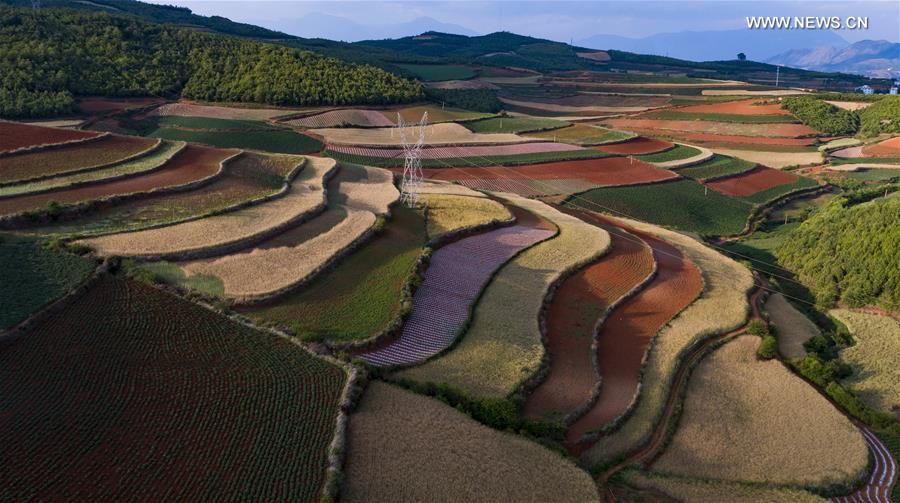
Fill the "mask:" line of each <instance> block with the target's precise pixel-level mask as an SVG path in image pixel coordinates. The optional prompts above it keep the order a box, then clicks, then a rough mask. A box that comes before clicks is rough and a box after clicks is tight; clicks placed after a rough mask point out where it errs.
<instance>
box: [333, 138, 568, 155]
mask: <svg viewBox="0 0 900 503" xmlns="http://www.w3.org/2000/svg"><path fill="white" fill-rule="evenodd" d="M327 149H328V150H331V151H332V152H338V153H342V154H350V155H359V156H365V157H379V158H383V159H391V158H396V157H400V156H402V155H403V149H400V148H373V147H354V146H352V145H328V147H327ZM575 150H585V149H584V148H583V147H578V146H575V145H568V144H565V143H553V142H533V143H516V144H514V145H473V146H470V147H453V146H447V147H426V148H423V149H422V159H448V158H453V157H487V156H504V155H520V154H539V153H543V152H571V151H575Z"/></svg>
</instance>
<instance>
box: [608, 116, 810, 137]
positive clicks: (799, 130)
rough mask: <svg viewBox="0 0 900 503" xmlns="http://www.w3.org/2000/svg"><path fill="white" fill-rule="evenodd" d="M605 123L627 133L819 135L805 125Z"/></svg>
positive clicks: (676, 122) (631, 120)
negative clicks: (658, 130) (666, 131)
mask: <svg viewBox="0 0 900 503" xmlns="http://www.w3.org/2000/svg"><path fill="white" fill-rule="evenodd" d="M603 123H604V124H605V125H607V126H610V127H612V128H614V129H624V130H626V131H634V130H636V129H637V130H641V129H660V130H672V131H683V132H688V133H706V134H723V135H741V136H753V137H775V138H799V137H804V136H815V135H816V134H818V133H817V132H816V130H815V129H812V128H810V127H808V126H805V125H803V124H744V123H737V122H715V121H694V120H663V119H608V120H605V121H604V122H603Z"/></svg>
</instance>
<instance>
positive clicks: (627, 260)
mask: <svg viewBox="0 0 900 503" xmlns="http://www.w3.org/2000/svg"><path fill="white" fill-rule="evenodd" d="M567 213H571V214H573V215H575V216H580V215H582V214H583V213H584V212H576V211H567ZM603 228H604V229H606V230H608V231H609V233H610V237H611V238H612V250H611V251H610V252H609V253H608V254H606V255H604V256H603V257H602V258H601V259H600V260H599V261H597V262H595V263H593V264H591V265H589V266H587V267H585V268H583V269H581V270H580V271H578V272H577V273H575V274H573V275H572V276H570V277H569V278H568V279H566V280H565V281H564V282H563V283H562V285H561V286H560V287H559V289H558V290H557V291H556V294H555V295H554V296H553V301H552V302H551V304H550V308H549V309H548V311H547V351H548V353H549V354H550V372H549V373H548V374H547V377H546V379H545V380H544V381H543V382H542V383H541V385H540V386H538V388H537V389H535V390H534V392H532V393H531V395H529V397H528V400H527V401H526V402H525V407H524V413H525V414H526V415H527V416H529V417H533V418H541V417H546V416H551V417H552V416H554V415H559V416H565V415H567V414H569V413H571V412H573V411H574V410H575V409H576V408H578V407H579V406H581V405H582V404H584V403H585V402H586V401H587V400H588V398H589V397H590V395H591V392H592V390H593V389H594V386H596V384H597V381H598V379H597V377H598V376H597V374H596V372H595V371H594V365H593V362H592V358H591V344H592V342H593V340H594V326H595V324H596V323H597V320H598V319H599V318H600V316H601V315H602V314H603V312H604V311H605V310H606V309H607V308H608V307H609V306H610V305H611V304H612V303H613V302H615V301H616V300H618V299H619V298H620V297H621V296H622V295H624V294H625V293H627V292H628V291H629V290H631V289H632V288H634V286H635V285H637V284H638V283H640V282H641V281H643V280H644V278H646V277H647V275H648V274H650V271H651V270H652V269H653V252H652V251H651V250H650V247H649V246H647V245H646V243H643V242H642V241H641V239H640V238H638V237H637V236H635V235H633V234H627V233H625V232H624V231H622V230H621V229H619V228H617V227H613V226H603Z"/></svg>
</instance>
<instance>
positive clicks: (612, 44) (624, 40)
mask: <svg viewBox="0 0 900 503" xmlns="http://www.w3.org/2000/svg"><path fill="white" fill-rule="evenodd" d="M577 43H578V45H582V46H584V47H590V48H592V49H618V50H620V51H628V52H637V53H640V54H656V55H658V56H669V57H672V58H679V59H687V60H690V61H721V60H730V59H735V57H736V56H737V54H738V53H740V52H743V53H744V54H746V55H747V59H750V60H753V61H766V60H767V59H769V58H771V57H774V56H775V55H777V54H781V53H783V52H784V51H785V49H813V48H816V47H822V46H834V47H844V46H846V45H847V41H846V40H844V39H843V38H841V37H840V36H839V35H837V34H836V33H834V32H833V31H825V30H807V31H797V30H748V29H740V30H722V31H681V32H676V33H657V34H656V35H650V36H649V37H644V38H628V37H620V36H617V35H594V36H593V37H589V38H586V39H584V40H579V41H578V42H577Z"/></svg>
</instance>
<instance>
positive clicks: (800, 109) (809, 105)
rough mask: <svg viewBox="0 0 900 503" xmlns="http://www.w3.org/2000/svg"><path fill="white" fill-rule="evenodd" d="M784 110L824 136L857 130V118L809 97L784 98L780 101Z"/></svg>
mask: <svg viewBox="0 0 900 503" xmlns="http://www.w3.org/2000/svg"><path fill="white" fill-rule="evenodd" d="M781 103H782V105H781V106H782V108H784V109H786V110H787V111H789V112H790V113H792V114H794V116H795V117H797V118H798V119H800V120H801V121H802V122H803V123H804V124H806V125H807V126H809V127H811V128H813V129H815V130H816V131H820V132H822V133H825V134H834V135H837V134H853V133H855V132H856V130H857V129H859V117H857V116H856V114H855V113H853V112H850V111H847V110H842V109H840V108H838V107H836V106H834V105H832V104H830V103H826V102H824V101H822V100H819V99H816V98H813V97H811V96H786V97H784V98H782V100H781Z"/></svg>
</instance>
